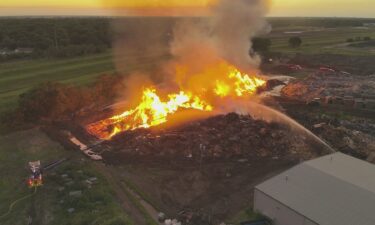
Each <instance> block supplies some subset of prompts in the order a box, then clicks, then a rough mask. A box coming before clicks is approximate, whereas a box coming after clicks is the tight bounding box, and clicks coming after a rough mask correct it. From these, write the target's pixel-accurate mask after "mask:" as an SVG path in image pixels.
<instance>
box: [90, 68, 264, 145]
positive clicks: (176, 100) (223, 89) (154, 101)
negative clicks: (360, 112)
mask: <svg viewBox="0 0 375 225" xmlns="http://www.w3.org/2000/svg"><path fill="white" fill-rule="evenodd" d="M227 69H228V71H229V73H228V74H227V75H226V76H224V78H225V79H218V80H216V81H214V82H215V84H214V85H213V86H214V89H213V90H205V92H206V93H199V94H193V93H191V92H188V91H180V92H179V93H177V94H176V93H174V94H170V95H168V100H167V101H162V100H161V99H160V97H159V96H158V95H157V92H156V90H155V89H154V88H146V89H144V91H143V93H142V97H141V102H140V103H139V104H138V106H136V107H135V108H134V109H130V110H128V111H125V112H123V113H121V114H119V115H115V116H113V117H111V118H108V119H104V120H101V121H99V122H96V123H93V124H89V125H88V126H87V127H86V129H87V131H88V132H89V133H90V134H92V135H94V136H96V137H98V138H100V139H106V140H108V139H111V138H112V137H113V136H115V135H117V134H118V133H121V132H124V131H127V130H134V129H138V128H149V127H152V126H156V125H160V124H162V123H165V122H167V120H168V116H169V115H171V114H174V113H176V112H177V111H178V110H180V109H196V110H200V111H212V110H213V109H214V107H213V106H212V105H211V104H209V103H208V102H207V101H206V100H203V99H202V96H206V95H209V94H212V95H213V96H216V97H220V98H224V97H229V96H230V97H243V96H248V95H253V94H254V93H255V92H256V90H257V88H258V87H260V86H263V85H264V84H265V81H264V80H262V79H260V78H257V77H255V76H249V75H247V74H243V73H241V72H240V71H239V70H237V69H236V68H234V67H231V66H229V67H228V68H227ZM207 92H209V93H207Z"/></svg>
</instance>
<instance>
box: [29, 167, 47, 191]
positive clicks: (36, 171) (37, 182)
mask: <svg viewBox="0 0 375 225" xmlns="http://www.w3.org/2000/svg"><path fill="white" fill-rule="evenodd" d="M29 166H30V170H31V172H32V173H31V175H30V177H29V179H28V180H27V185H28V186H29V187H30V188H32V187H38V186H42V185H43V177H42V172H41V169H40V161H35V162H29Z"/></svg>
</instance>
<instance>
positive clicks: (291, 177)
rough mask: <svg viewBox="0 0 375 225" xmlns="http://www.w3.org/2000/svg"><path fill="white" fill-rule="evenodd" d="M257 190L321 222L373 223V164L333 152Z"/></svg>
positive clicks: (338, 224) (329, 224) (339, 224)
mask: <svg viewBox="0 0 375 225" xmlns="http://www.w3.org/2000/svg"><path fill="white" fill-rule="evenodd" d="M256 189H257V190H259V191H261V192H263V193H265V194H266V195H268V196H270V197H271V198H273V199H275V200H277V201H279V202H281V203H282V204H284V205H286V206H288V207H289V208H291V209H293V210H294V211H296V212H298V213H300V214H302V215H304V216H305V217H307V218H309V219H310V220H312V221H314V222H315V223H318V224H320V225H353V224H355V225H375V165H372V164H370V163H367V162H364V161H361V160H359V159H356V158H353V157H350V156H347V155H345V154H342V153H334V154H332V155H327V156H324V157H321V158H318V159H314V160H311V161H307V162H305V163H302V164H300V165H298V166H296V167H293V168H292V169H290V170H288V171H286V172H284V173H282V174H280V175H278V176H276V177H274V178H271V179H270V180H268V181H266V182H264V183H262V184H260V185H258V186H256Z"/></svg>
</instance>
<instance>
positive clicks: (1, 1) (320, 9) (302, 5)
mask: <svg viewBox="0 0 375 225" xmlns="http://www.w3.org/2000/svg"><path fill="white" fill-rule="evenodd" d="M213 1H215V0H64V1H61V0H0V15H2V16H8V15H111V14H112V13H113V11H112V10H108V9H116V11H117V12H119V11H122V12H124V13H123V14H122V15H133V14H132V12H133V11H134V9H137V10H139V9H142V10H145V11H152V10H153V9H155V7H156V6H159V7H164V9H165V12H168V10H172V9H173V10H176V9H178V10H181V11H183V12H184V13H186V14H187V15H189V14H193V15H197V14H200V13H201V12H203V11H204V9H205V7H206V6H207V5H209V4H210V3H212V2H213ZM120 9H121V10H120ZM164 9H163V10H164ZM374 9H375V0H273V1H272V6H271V10H270V13H269V16H323V17H375V10H374ZM159 11H160V10H159Z"/></svg>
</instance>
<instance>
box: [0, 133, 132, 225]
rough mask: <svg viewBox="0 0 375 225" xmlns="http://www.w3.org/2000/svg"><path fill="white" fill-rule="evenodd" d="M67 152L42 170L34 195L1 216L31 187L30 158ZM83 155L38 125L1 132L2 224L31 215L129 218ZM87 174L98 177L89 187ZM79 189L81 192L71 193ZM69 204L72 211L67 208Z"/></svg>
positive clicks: (58, 220)
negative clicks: (62, 160)
mask: <svg viewBox="0 0 375 225" xmlns="http://www.w3.org/2000/svg"><path fill="white" fill-rule="evenodd" d="M69 156H71V158H72V159H71V160H69V161H67V162H65V163H63V164H62V165H61V166H60V167H57V168H55V169H53V170H51V171H48V172H47V173H45V176H44V186H42V187H40V188H38V189H37V192H36V194H35V195H33V196H31V197H29V198H27V199H25V200H23V201H20V202H18V203H17V204H16V205H15V206H14V207H13V210H12V211H11V212H10V214H8V215H6V216H4V217H3V216H2V215H4V214H5V213H6V212H7V211H8V207H9V205H10V204H11V203H12V202H14V201H16V200H17V199H20V198H22V197H24V196H26V195H28V194H31V193H33V191H34V190H33V189H29V188H28V187H27V185H26V178H27V177H28V175H29V174H30V172H29V170H28V166H27V162H28V161H32V160H41V162H42V164H44V165H45V164H47V163H50V162H53V161H55V160H58V159H60V158H62V157H69ZM81 158H84V157H83V156H81V155H80V153H78V152H77V153H75V152H68V151H67V150H64V149H63V148H62V147H61V146H60V145H59V144H57V143H56V142H53V141H51V140H50V139H49V138H48V137H47V136H46V135H45V134H44V133H42V132H40V131H39V130H36V129H33V130H29V131H22V132H17V133H13V134H11V135H7V136H0V177H1V180H0V190H1V192H0V193H1V194H0V224H2V225H18V224H19V225H23V224H28V222H29V220H30V219H29V217H30V218H32V220H33V221H32V224H38V225H45V224H48V225H55V224H56V225H81V224H96V225H126V224H132V222H131V221H130V220H129V218H128V217H127V216H126V214H125V213H124V212H123V211H122V209H121V207H120V205H119V204H118V203H117V201H116V198H115V196H114V192H113V191H112V189H111V187H110V186H109V184H108V183H107V181H106V180H105V178H104V177H103V176H101V175H100V174H98V173H97V172H96V171H95V169H94V167H93V165H92V163H91V162H89V161H88V160H83V161H82V160H81ZM63 175H64V176H63ZM65 176H67V177H65ZM64 177H65V178H64ZM90 177H97V179H98V181H97V183H96V184H94V185H92V187H91V188H90V187H88V186H87V185H86V184H85V180H86V179H88V178H90ZM77 190H80V191H82V196H80V197H72V196H70V195H69V193H70V192H71V191H77ZM70 208H74V209H75V211H74V212H73V213H69V212H68V209H70Z"/></svg>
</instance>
